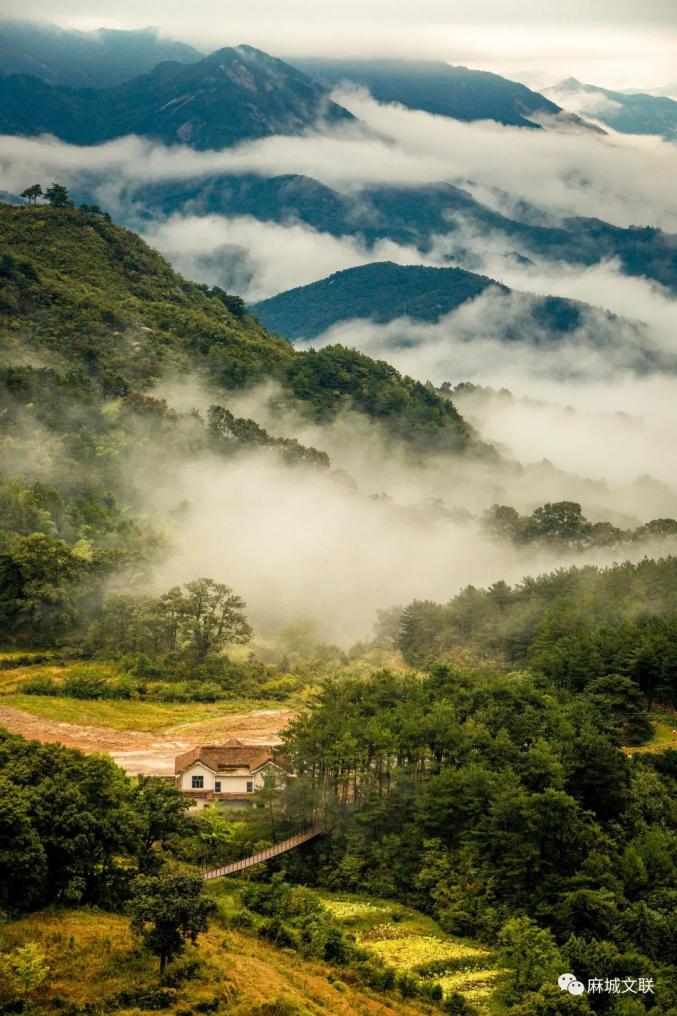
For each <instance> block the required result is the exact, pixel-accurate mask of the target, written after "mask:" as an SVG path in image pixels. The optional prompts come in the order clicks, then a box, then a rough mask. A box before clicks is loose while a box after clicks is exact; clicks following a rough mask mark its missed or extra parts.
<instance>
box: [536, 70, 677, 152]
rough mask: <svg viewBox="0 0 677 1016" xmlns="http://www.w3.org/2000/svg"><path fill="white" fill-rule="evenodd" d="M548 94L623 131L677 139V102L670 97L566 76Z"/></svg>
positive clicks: (670, 139)
mask: <svg viewBox="0 0 677 1016" xmlns="http://www.w3.org/2000/svg"><path fill="white" fill-rule="evenodd" d="M547 94H548V95H550V96H552V98H553V99H554V100H556V101H557V102H560V103H562V105H565V106H568V107H570V108H571V109H572V110H573V111H574V112H577V113H582V114H583V115H584V116H590V117H594V118H595V119H596V120H600V121H601V122H602V123H604V124H606V125H607V126H608V127H612V128H613V129H614V130H616V131H620V132H621V133H622V134H657V135H658V136H659V137H662V138H665V140H666V141H677V102H675V100H674V99H670V98H668V97H667V96H662V95H645V94H642V93H640V92H638V93H635V94H632V95H627V94H626V93H625V92H614V91H611V90H610V89H608V88H599V87H598V86H596V85H587V84H583V82H581V81H577V80H576V78H567V80H566V81H561V82H560V83H559V84H558V85H554V86H553V87H552V88H549V89H548V90H547Z"/></svg>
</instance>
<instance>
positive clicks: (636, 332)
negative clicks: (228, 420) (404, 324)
mask: <svg viewBox="0 0 677 1016" xmlns="http://www.w3.org/2000/svg"><path fill="white" fill-rule="evenodd" d="M489 289H491V290H493V292H494V293H495V294H496V297H497V299H498V300H501V299H504V300H505V301H506V303H505V306H504V307H502V308H501V309H499V310H498V311H497V309H496V307H494V308H492V309H491V310H490V309H488V308H487V312H486V313H487V320H486V326H485V325H484V320H483V318H480V320H479V321H477V322H475V324H474V326H473V328H474V331H476V333H477V336H478V338H480V337H483V335H484V334H485V332H484V329H485V327H486V334H487V335H489V336H491V337H495V338H501V339H502V340H504V341H509V342H522V343H526V342H533V343H537V344H551V343H556V342H558V341H560V340H562V339H564V338H566V337H571V336H574V335H576V336H577V337H578V333H579V331H580V333H581V334H580V338H581V339H585V341H586V342H588V343H590V344H592V345H594V346H597V347H599V348H602V347H604V346H605V345H609V344H611V345H613V343H614V342H615V341H616V339H617V331H618V326H619V324H620V321H619V319H618V318H616V317H615V316H614V315H612V314H609V313H608V312H607V311H604V310H601V309H599V308H595V307H590V306H588V305H586V304H583V303H579V302H578V301H575V300H566V299H563V298H561V297H555V296H535V295H533V294H530V293H517V292H513V291H511V290H510V289H508V288H507V287H506V286H503V285H501V284H499V283H497V282H494V280H493V279H489V278H486V276H482V275H474V274H473V273H471V272H466V271H463V270H462V269H460V268H430V267H424V266H422V265H396V264H393V263H392V262H389V261H386V262H378V263H374V264H368V265H361V266H360V267H358V268H349V269H347V270H346V271H342V272H335V273H334V274H333V275H330V276H329V277H328V278H326V279H321V280H320V281H319V282H314V283H311V284H310V285H308V286H300V287H298V288H297V289H291V290H289V291H288V292H286V293H280V294H278V295H277V296H274V297H271V298H270V299H268V300H263V301H261V302H260V303H258V304H255V305H254V306H253V307H252V310H253V312H254V313H255V314H256V315H257V317H258V318H259V319H260V320H261V321H263V323H264V324H265V325H267V327H269V328H271V329H274V330H275V331H277V332H278V333H279V334H280V335H284V336H285V337H286V338H288V339H294V340H303V339H307V340H310V339H314V338H316V337H317V336H318V335H321V334H322V333H323V332H325V331H326V330H327V329H329V328H331V327H332V326H333V325H335V324H339V323H341V322H342V321H349V320H351V319H353V318H366V319H368V320H371V321H373V322H375V323H377V324H387V323H388V322H390V321H395V320H397V319H398V318H410V319H411V320H413V321H418V322H430V323H435V322H437V321H439V320H440V319H441V318H442V317H444V316H445V315H446V314H449V313H451V312H452V311H454V310H456V309H457V308H459V307H460V306H462V305H463V304H465V303H467V302H469V301H472V300H474V299H475V298H476V297H478V296H480V295H481V294H482V293H484V292H485V291H487V290H489ZM623 327H624V335H625V341H626V342H627V341H628V336H629V335H630V333H632V334H633V336H634V340H635V345H636V351H635V357H636V362H637V365H638V366H645V365H646V364H648V363H650V362H658V360H660V362H661V363H662V364H664V365H665V366H668V360H669V358H666V357H661V356H660V354H658V353H657V352H656V351H654V350H653V349H652V347H651V344H650V343H649V342H647V341H646V336H645V334H644V329H643V326H642V325H641V324H640V323H638V322H629V321H623ZM393 341H394V342H397V340H396V339H394V340H393ZM419 341H425V340H424V339H422V338H419ZM669 365H670V366H671V368H672V369H675V363H674V361H673V360H670V364H669Z"/></svg>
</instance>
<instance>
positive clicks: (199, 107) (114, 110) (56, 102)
mask: <svg viewBox="0 0 677 1016" xmlns="http://www.w3.org/2000/svg"><path fill="white" fill-rule="evenodd" d="M0 110H1V112H0V132H2V133H4V134H19V135H29V136H30V135H39V134H53V135H54V136H55V137H58V138H61V139H62V140H63V141H68V142H70V143H71V144H77V145H95V144H100V143H101V142H103V141H110V140H111V139H113V138H117V137H123V136H125V135H127V134H139V135H142V136H145V137H150V138H154V139H156V140H158V141H162V142H164V143H165V144H179V143H180V144H186V145H190V146H191V147H192V148H196V149H213V148H223V147H225V146H227V145H232V144H235V143H237V142H239V141H244V140H247V139H251V138H261V137H265V136H267V135H270V134H299V133H301V132H302V131H303V130H305V129H307V128H308V127H311V126H313V125H315V124H316V123H317V122H318V121H322V122H329V123H337V122H348V121H351V120H353V119H354V118H353V117H352V114H350V113H349V112H348V111H347V110H345V109H343V108H342V107H340V106H338V105H336V104H335V103H333V102H331V101H330V100H329V99H328V97H327V92H326V89H325V88H324V87H323V86H321V85H319V84H317V83H316V82H315V81H313V80H311V79H310V78H309V77H307V76H306V75H305V74H303V73H302V72H301V71H298V70H296V69H295V68H294V67H290V66H289V65H288V64H285V63H283V62H282V61H281V60H276V59H274V58H273V57H271V56H268V54H267V53H263V52H262V51H261V50H257V49H254V48H253V47H251V46H238V47H237V48H225V49H219V50H216V51H215V52H214V53H211V54H210V55H209V56H207V57H205V58H204V59H202V60H199V61H197V62H193V63H188V64H185V63H178V62H177V61H166V62H164V63H160V64H158V66H157V67H155V68H154V69H153V70H152V71H151V72H150V73H148V74H142V75H140V76H138V77H135V78H132V79H131V80H130V81H126V82H124V83H123V84H120V85H115V86H113V87H110V88H101V89H96V90H95V89H85V88H78V89H73V88H64V87H61V86H53V85H49V84H47V83H46V82H45V81H42V80H40V79H39V78H37V77H33V76H31V75H26V74H9V75H6V76H5V77H4V78H0Z"/></svg>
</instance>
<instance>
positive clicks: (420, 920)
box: [321, 893, 503, 1012]
mask: <svg viewBox="0 0 677 1016" xmlns="http://www.w3.org/2000/svg"><path fill="white" fill-rule="evenodd" d="M321 895H322V902H323V903H324V905H325V907H326V908H327V909H328V910H329V911H331V913H332V914H334V916H335V917H336V918H337V919H338V920H339V921H340V922H341V923H342V924H344V925H346V926H349V927H350V929H351V931H352V932H353V933H354V934H355V938H356V940H357V941H358V942H359V944H360V945H362V946H363V947H364V948H365V949H368V950H369V951H370V952H373V953H375V954H376V955H377V956H378V957H379V958H380V959H381V960H382V961H383V962H384V963H386V964H388V965H389V966H392V967H394V968H395V969H397V970H399V971H408V972H411V973H415V974H418V975H419V976H423V977H430V978H431V980H435V981H437V982H438V983H439V984H441V986H442V988H443V990H444V992H445V995H451V994H453V993H455V992H458V993H459V994H461V995H463V997H464V998H466V999H467V1001H468V1002H470V1003H471V1004H472V1005H473V1006H475V1008H477V1009H479V1010H481V1011H483V1012H488V1011H490V1010H492V1011H493V1010H495V1009H496V1008H497V1005H496V1000H495V999H494V997H493V995H494V991H495V989H496V988H497V987H498V985H499V983H500V981H501V977H502V974H503V971H501V970H500V969H498V968H497V967H496V965H495V962H494V959H493V957H492V954H491V952H490V951H489V950H488V949H485V948H484V947H483V946H480V945H478V944H477V943H474V942H468V941H465V940H463V939H460V938H456V937H454V936H451V935H446V934H445V933H444V932H443V931H442V929H441V928H440V926H439V925H438V924H437V923H436V922H435V921H434V920H433V919H432V918H430V917H427V916H426V915H424V914H421V913H419V912H418V911H416V910H412V909H410V908H405V907H402V906H400V905H399V904H397V903H390V902H388V901H384V900H366V899H365V898H364V897H357V896H349V895H346V894H327V893H322V894H321Z"/></svg>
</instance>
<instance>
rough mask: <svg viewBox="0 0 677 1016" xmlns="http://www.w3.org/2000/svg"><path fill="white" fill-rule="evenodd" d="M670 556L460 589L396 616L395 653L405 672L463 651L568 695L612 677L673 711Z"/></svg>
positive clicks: (676, 690)
mask: <svg viewBox="0 0 677 1016" xmlns="http://www.w3.org/2000/svg"><path fill="white" fill-rule="evenodd" d="M676 568H677V559H675V558H674V557H670V558H665V559H662V560H657V561H654V560H651V559H645V560H643V561H641V562H640V563H639V564H636V565H633V564H630V563H625V564H622V565H616V566H615V567H612V568H609V569H606V570H600V569H598V568H595V567H593V566H586V567H583V568H569V569H562V570H560V571H558V572H555V573H553V574H551V575H543V576H540V577H538V578H527V579H525V580H524V581H523V582H521V583H520V584H519V585H518V586H516V587H514V588H510V587H509V586H508V585H507V584H506V583H505V582H497V583H495V585H493V586H492V587H491V588H490V589H487V590H478V589H474V588H473V587H468V588H467V589H465V590H464V591H463V592H461V593H459V595H458V596H456V597H454V599H453V600H451V601H450V602H449V603H448V604H446V605H440V604H435V603H431V602H415V603H412V604H410V605H409V606H408V607H406V608H405V609H404V611H403V612H402V615H401V621H400V628H399V632H398V633H397V636H396V637H397V642H398V645H399V648H400V649H401V651H402V653H403V654H404V657H405V659H406V660H407V661H408V662H409V663H411V664H414V665H423V664H425V662H426V661H430V660H434V659H444V658H445V656H449V657H451V658H453V654H454V652H456V651H458V650H459V649H462V648H464V647H466V648H468V647H469V648H472V649H473V650H474V651H476V652H478V653H480V654H484V655H485V656H488V657H489V658H494V659H496V660H498V661H501V662H502V663H503V664H504V665H505V666H508V667H512V666H517V667H522V666H528V667H529V669H530V670H532V671H534V672H536V673H537V674H538V673H541V674H543V675H544V676H545V677H546V678H547V679H548V680H549V681H551V682H552V683H553V685H555V686H556V687H559V688H565V689H568V690H570V691H572V692H577V691H583V690H585V689H586V688H587V687H588V685H589V684H590V682H593V681H595V680H596V679H598V678H604V677H608V676H611V675H621V676H623V677H626V678H630V679H631V680H632V681H633V682H634V683H635V685H636V686H637V687H638V688H639V690H640V691H641V692H642V694H643V695H644V697H645V699H646V701H647V703H648V704H649V705H651V703H653V702H654V701H657V702H660V703H662V704H665V705H669V706H673V707H674V706H675V705H677V656H676V655H675V646H676V645H677V641H676V639H675V635H676V633H677V603H676V601H675V590H676V588H677V586H676Z"/></svg>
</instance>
